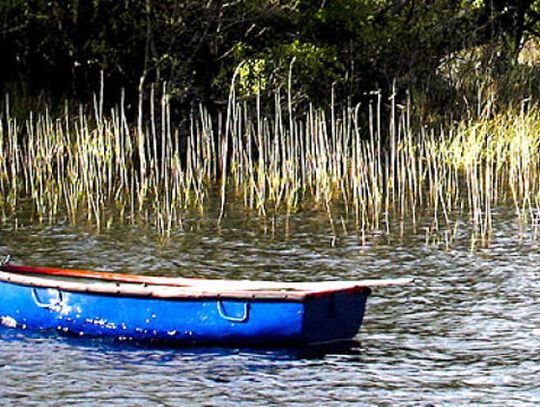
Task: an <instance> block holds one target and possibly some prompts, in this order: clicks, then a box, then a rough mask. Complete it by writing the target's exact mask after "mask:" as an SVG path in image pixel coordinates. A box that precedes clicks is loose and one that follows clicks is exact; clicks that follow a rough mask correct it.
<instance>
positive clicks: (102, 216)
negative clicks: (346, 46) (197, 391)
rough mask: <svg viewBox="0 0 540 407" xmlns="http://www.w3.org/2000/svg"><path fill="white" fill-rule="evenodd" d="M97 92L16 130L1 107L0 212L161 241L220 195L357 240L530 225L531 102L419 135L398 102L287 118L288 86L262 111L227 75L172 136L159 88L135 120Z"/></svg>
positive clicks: (291, 113) (537, 197) (538, 197)
mask: <svg viewBox="0 0 540 407" xmlns="http://www.w3.org/2000/svg"><path fill="white" fill-rule="evenodd" d="M102 94H103V93H102V91H101V92H100V94H99V95H97V96H96V97H95V99H94V103H93V105H92V106H82V105H81V106H79V108H78V110H77V111H76V113H73V110H72V108H70V107H69V105H68V104H67V103H66V107H65V109H64V111H63V113H61V114H58V115H55V116H54V117H53V115H52V114H51V113H50V109H49V108H47V107H45V108H44V109H43V110H42V111H40V112H39V113H30V114H28V116H27V117H26V119H25V120H24V121H23V122H21V121H19V120H17V119H16V118H15V117H13V116H12V115H11V114H10V110H9V101H8V100H7V99H6V103H5V105H6V108H5V110H4V111H3V112H2V113H1V115H0V211H1V213H2V216H4V217H7V216H9V215H10V214H13V213H15V212H16V211H17V210H19V209H20V208H21V207H25V206H26V207H28V206H30V207H31V208H32V210H33V213H34V215H35V217H36V218H38V219H41V220H44V219H54V218H56V217H58V216H67V218H68V219H69V220H70V221H71V222H72V223H76V222H79V221H81V220H82V219H86V220H87V221H90V222H92V223H93V224H95V225H96V226H97V227H98V228H101V227H106V226H110V225H112V224H114V223H115V222H117V221H120V222H124V221H126V220H127V221H133V222H138V221H142V222H150V223H152V224H153V225H154V226H155V227H156V228H157V230H158V231H159V232H160V233H162V234H164V235H167V234H169V233H170V232H171V230H173V229H174V228H176V227H181V226H182V223H183V220H184V218H185V216H186V213H187V211H192V210H194V209H196V210H200V211H205V210H206V209H208V207H210V206H214V207H216V206H219V208H220V210H219V212H220V214H219V219H222V217H223V216H226V207H227V205H226V203H227V201H228V200H231V201H234V202H238V201H241V202H242V205H243V206H244V207H246V208H249V209H250V210H253V211H255V212H256V213H258V214H259V215H260V216H263V217H264V216H268V215H269V214H275V213H292V212H294V211H296V210H298V209H301V208H302V207H305V206H315V207H318V208H320V210H321V211H322V212H324V213H326V214H327V215H328V219H329V222H330V223H331V225H332V227H334V225H335V222H336V220H335V219H334V213H335V211H334V208H336V207H337V206H341V207H344V208H345V213H346V214H347V216H348V218H349V219H353V220H354V224H355V227H356V229H357V230H358V231H359V232H360V235H361V236H362V239H364V237H365V235H366V232H369V231H370V230H378V229H382V230H385V231H386V232H387V233H388V232H390V229H391V228H392V224H393V223H395V222H398V223H399V222H401V221H403V220H405V219H410V220H411V221H412V222H413V223H414V222H416V220H417V218H418V215H419V213H420V212H422V213H430V214H431V215H430V216H431V219H432V226H431V228H433V230H438V229H439V227H440V224H441V223H442V224H443V225H444V227H445V228H446V230H449V231H452V230H454V231H455V227H456V217H455V216H454V215H455V213H456V212H459V213H460V214H462V213H465V214H466V215H467V216H468V217H469V220H470V223H471V225H472V228H473V230H474V234H475V236H477V237H479V238H480V239H481V241H483V242H487V241H488V240H489V237H490V235H491V233H492V228H493V220H492V215H493V208H494V207H496V206H497V205H500V204H505V203H507V202H511V203H512V204H513V205H514V206H515V210H516V213H517V215H518V216H519V218H520V219H521V220H523V221H536V219H537V218H538V215H537V214H538V209H539V207H540V183H539V182H538V179H540V177H539V175H540V168H539V165H540V147H539V143H540V131H539V130H540V109H539V108H538V106H536V105H533V106H529V105H527V108H525V107H526V106H525V104H524V105H523V106H522V107H518V108H510V109H508V110H507V111H506V112H503V113H500V114H492V113H489V114H485V115H480V116H475V118H474V119H473V118H470V119H467V120H464V121H460V122H457V123H449V124H447V125H445V126H439V127H437V128H426V127H425V126H418V125H413V124H411V123H412V122H413V121H414V120H413V119H414V118H413V117H412V113H411V108H410V104H408V103H405V104H404V105H400V104H398V103H396V101H395V98H394V96H392V97H391V98H390V99H389V100H384V101H383V99H382V98H383V97H382V94H381V93H375V94H374V95H373V99H372V102H371V103H370V104H369V105H367V106H365V107H363V106H360V105H356V106H351V105H350V104H347V103H336V101H335V100H334V97H333V95H332V98H331V101H330V103H329V108H328V109H326V110H325V109H317V108H315V107H313V106H309V107H308V109H306V111H305V112H303V113H296V112H295V110H294V107H293V103H292V98H291V90H290V89H288V92H285V93H282V92H277V93H276V94H275V95H274V100H273V109H272V112H271V114H264V113H263V110H262V108H261V105H262V104H263V101H262V100H261V97H260V96H257V97H256V98H254V100H251V101H249V100H237V98H236V94H235V91H234V79H233V84H232V86H231V94H230V98H229V102H228V107H227V110H226V112H225V114H220V115H217V116H215V117H214V116H211V115H210V114H209V112H208V111H207V110H206V109H205V108H204V107H203V106H199V108H198V110H197V111H193V112H192V114H191V115H190V117H189V119H188V126H184V128H181V127H179V126H177V125H176V124H175V123H174V122H173V120H172V119H171V113H170V110H171V109H170V96H169V95H168V93H167V88H166V85H163V87H162V88H161V89H159V91H158V90H156V89H155V87H151V88H150V90H149V95H148V96H149V97H148V99H147V100H148V101H147V102H145V98H144V95H143V94H142V93H141V95H140V99H139V105H138V117H137V120H136V123H134V124H133V123H130V122H129V121H128V119H127V117H126V111H125V106H124V100H123V99H124V98H123V96H121V98H120V103H119V104H118V105H117V106H116V107H115V108H113V109H111V110H110V111H109V112H104V110H103V105H104V103H103V98H102ZM264 102H267V101H264ZM383 102H384V103H385V104H386V103H387V104H389V108H388V111H383V107H382V106H383ZM383 117H386V118H387V119H383ZM218 190H219V193H217V194H216V191H218ZM217 201H219V203H218V202H217ZM340 221H341V223H342V226H343V229H344V230H346V229H347V227H346V225H345V222H344V220H343V219H340ZM448 239H451V236H450V235H449V236H447V240H448Z"/></svg>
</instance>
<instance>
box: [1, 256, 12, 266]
mask: <svg viewBox="0 0 540 407" xmlns="http://www.w3.org/2000/svg"><path fill="white" fill-rule="evenodd" d="M10 262H11V254H8V255H7V256H4V258H3V259H2V260H1V261H0V266H5V265H7V264H9V263H10Z"/></svg>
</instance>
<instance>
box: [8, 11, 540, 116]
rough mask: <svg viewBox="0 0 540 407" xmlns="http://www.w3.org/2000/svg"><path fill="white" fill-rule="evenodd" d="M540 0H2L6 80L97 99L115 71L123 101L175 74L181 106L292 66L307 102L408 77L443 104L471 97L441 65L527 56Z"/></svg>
mask: <svg viewBox="0 0 540 407" xmlns="http://www.w3.org/2000/svg"><path fill="white" fill-rule="evenodd" d="M538 3H539V2H538V1H533V0H521V1H520V0H506V1H502V0H484V1H481V0H435V1H429V2H424V1H415V0H334V1H332V0H328V1H325V0H320V1H313V0H295V1H279V0H267V1H263V0H245V1H230V2H222V1H215V0H185V1H177V0H159V1H158V0H138V1H136V0H122V1H119V0H92V1H90V0H69V1H66V0H65V1H61V0H48V1H44V0H33V1H25V0H2V1H0V50H1V52H2V64H1V65H0V87H1V89H0V90H3V91H9V92H11V93H14V94H16V95H19V96H20V98H23V97H25V96H30V97H35V96H38V95H45V96H46V97H53V98H54V97H65V96H67V97H75V98H81V99H84V98H86V97H88V96H89V93H90V92H89V91H90V90H95V89H96V87H97V82H98V81H99V77H100V74H99V73H100V72H101V71H103V72H105V76H106V83H107V86H106V89H107V90H108V91H109V92H111V93H113V94H114V95H115V99H117V96H118V94H119V89H120V88H125V89H126V91H127V92H128V98H135V97H136V94H137V91H138V88H139V86H140V84H141V78H142V79H143V80H144V83H152V82H161V81H166V82H167V83H168V85H169V89H170V91H171V93H172V95H173V97H174V101H175V104H176V105H177V106H180V107H184V108H185V107H189V106H191V105H192V104H193V103H198V102H204V103H205V104H206V105H208V106H209V107H210V108H212V107H219V106H220V105H223V104H224V103H225V102H226V99H227V93H228V88H229V84H230V81H231V78H232V76H233V72H234V71H235V70H236V69H237V68H238V76H237V84H238V88H239V90H240V92H241V94H242V95H243V96H246V97H249V96H252V95H254V94H256V93H258V92H262V93H264V92H271V91H274V90H276V89H279V88H287V86H288V80H289V75H290V72H291V71H292V73H293V74H292V76H291V78H292V88H293V89H294V95H295V100H297V101H301V100H310V101H313V102H315V103H317V102H318V101H321V100H327V99H328V97H329V95H330V92H331V89H332V88H334V90H335V92H337V93H338V94H342V95H345V96H347V97H352V98H353V99H360V98H362V95H364V94H365V93H366V92H368V91H370V90H373V89H379V88H381V89H390V88H391V87H392V84H394V83H395V84H396V85H397V88H398V89H410V90H411V91H413V92H417V93H418V95H421V98H422V103H424V104H425V105H426V106H429V105H433V106H435V107H436V106H437V105H441V102H444V103H445V104H448V103H449V101H450V102H451V100H452V98H454V100H457V101H460V100H462V95H455V92H457V91H458V90H459V89H458V88H459V87H456V86H455V83H450V81H449V77H448V75H444V74H443V71H444V70H441V65H444V66H445V67H446V68H448V66H449V65H451V64H452V58H454V57H455V56H456V55H461V56H463V55H464V53H463V51H464V50H471V49H473V50H476V52H481V53H483V54H486V53H489V55H488V56H486V55H483V56H482V58H484V59H482V58H480V60H482V61H484V62H485V61H488V62H489V65H490V66H489V74H490V75H495V76H497V75H504V73H505V72H507V71H508V70H509V69H510V68H511V67H512V66H513V65H514V64H515V62H516V58H517V54H518V52H519V50H520V49H521V47H522V46H523V43H524V41H525V40H526V39H527V38H528V37H529V36H531V35H536V23H537V21H538V17H539V16H538V14H537V12H536V11H537V10H538V9H539V4H538ZM469 54H470V53H469ZM479 71H481V72H482V73H484V74H485V73H486V72H487V71H486V70H485V69H484V70H478V69H477V70H476V71H475V72H476V73H478V72H479ZM469 73H470V71H469ZM469 82H474V79H471V80H470V81H469ZM463 89H464V88H461V90H462V91H463ZM419 98H420V96H419Z"/></svg>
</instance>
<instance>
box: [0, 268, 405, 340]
mask: <svg viewBox="0 0 540 407" xmlns="http://www.w3.org/2000/svg"><path fill="white" fill-rule="evenodd" d="M411 281H412V280H411V279H395V280H361V281H328V282H316V283H291V282H270V281H246V280H204V279H191V278H176V277H153V276H140V275H130V274H117V273H106V272H96V271H88V270H66V269H58V268H46V267H28V266H19V265H14V264H11V263H10V262H9V259H8V258H7V259H5V260H4V261H3V262H2V263H1V264H0V324H2V325H4V326H8V327H12V328H23V329H42V330H58V331H61V332H63V333H68V334H72V335H79V336H83V335H88V336H106V337H113V338H117V339H123V340H137V341H138V340H141V341H146V340H151V341H166V342H176V343H219V344H243V345H270V344H272V345H276V344H300V345H306V344H317V343H326V342H332V341H340V340H347V339H350V338H352V337H353V336H354V335H356V333H357V332H358V329H359V328H360V325H361V324H362V319H363V316H364V311H365V305H366V299H367V297H368V295H369V294H370V292H371V289H372V288H373V287H382V286H390V285H401V284H407V283H410V282H411Z"/></svg>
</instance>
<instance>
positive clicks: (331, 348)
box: [0, 326, 363, 363]
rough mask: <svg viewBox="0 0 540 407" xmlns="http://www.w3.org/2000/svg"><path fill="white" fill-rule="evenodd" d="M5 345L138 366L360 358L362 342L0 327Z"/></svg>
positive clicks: (0, 338)
mask: <svg viewBox="0 0 540 407" xmlns="http://www.w3.org/2000/svg"><path fill="white" fill-rule="evenodd" d="M1 342H4V345H5V346H6V347H10V346H11V347H13V345H18V346H21V347H25V346H27V345H31V346H33V347H36V346H38V347H39V346H42V347H44V348H47V347H50V346H59V347H62V348H73V349H76V350H80V351H92V352H103V353H104V354H107V355H108V356H109V357H112V358H119V360H121V361H122V362H126V361H127V360H130V361H131V363H134V362H136V360H137V359H139V360H140V362H141V363H147V362H148V361H149V359H148V357H147V355H148V354H153V355H156V354H159V355H162V357H160V358H158V359H155V358H153V359H152V360H153V361H154V362H160V363H166V362H168V361H170V360H172V359H174V358H176V357H185V356H198V357H201V358H219V357H231V356H235V355H244V356H246V355H249V356H250V357H257V358H261V359H263V360H267V361H280V360H281V361H286V360H290V361H293V360H303V359H311V360H316V359H324V358H325V357H327V356H330V355H331V356H357V357H361V355H362V352H363V350H362V346H361V343H360V342H359V341H357V340H354V339H353V340H348V341H340V342H335V343H329V344H320V345H309V346H307V345H305V346H300V345H299V346H287V345H283V346H280V345H276V344H271V345H269V346H265V345H264V344H260V345H257V346H248V347H246V346H238V347H236V346H227V347H223V346H220V345H219V344H204V345H201V344H195V343H194V344H175V343H170V342H158V341H152V342H148V341H146V342H139V341H132V340H119V339H116V338H92V337H78V336H73V335H69V334H66V333H60V332H51V331H33V330H21V329H13V328H6V327H1V326H0V343H1ZM0 347H1V346H0Z"/></svg>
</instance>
